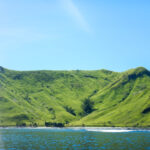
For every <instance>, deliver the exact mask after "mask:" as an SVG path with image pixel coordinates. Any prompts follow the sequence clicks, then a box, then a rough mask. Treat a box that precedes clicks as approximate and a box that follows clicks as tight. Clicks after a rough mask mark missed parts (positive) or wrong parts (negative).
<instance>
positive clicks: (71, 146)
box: [0, 127, 150, 150]
mask: <svg viewBox="0 0 150 150" xmlns="http://www.w3.org/2000/svg"><path fill="white" fill-rule="evenodd" d="M0 150H150V130H142V129H138V130H137V129H126V128H84V127H83V128H0Z"/></svg>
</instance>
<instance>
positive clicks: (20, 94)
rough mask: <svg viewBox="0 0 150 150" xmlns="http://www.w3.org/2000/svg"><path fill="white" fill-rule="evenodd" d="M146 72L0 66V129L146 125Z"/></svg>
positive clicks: (149, 81) (149, 116)
mask: <svg viewBox="0 0 150 150" xmlns="http://www.w3.org/2000/svg"><path fill="white" fill-rule="evenodd" d="M149 91H150V72H149V71H148V70H146V69H145V68H142V67H139V68H136V69H131V70H128V71H126V72H122V73H117V72H112V71H107V70H96V71H81V70H75V71H44V70H43V71H13V70H8V69H5V68H3V67H0V126H16V125H18V126H25V125H26V126H37V125H38V126H45V125H46V126H63V125H65V126H83V125H85V126H150V92H149Z"/></svg>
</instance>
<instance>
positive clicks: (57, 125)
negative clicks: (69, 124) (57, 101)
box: [45, 122, 64, 127]
mask: <svg viewBox="0 0 150 150" xmlns="http://www.w3.org/2000/svg"><path fill="white" fill-rule="evenodd" d="M45 126H46V127H64V124H63V123H56V122H45Z"/></svg>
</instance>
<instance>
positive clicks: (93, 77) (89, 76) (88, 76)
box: [84, 75, 97, 79]
mask: <svg viewBox="0 0 150 150" xmlns="http://www.w3.org/2000/svg"><path fill="white" fill-rule="evenodd" d="M84 77H86V78H92V79H97V77H95V76H92V75H84Z"/></svg>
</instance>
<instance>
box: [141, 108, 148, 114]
mask: <svg viewBox="0 0 150 150" xmlns="http://www.w3.org/2000/svg"><path fill="white" fill-rule="evenodd" d="M149 112H150V107H148V108H146V109H144V110H143V111H142V113H143V114H147V113H149Z"/></svg>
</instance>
